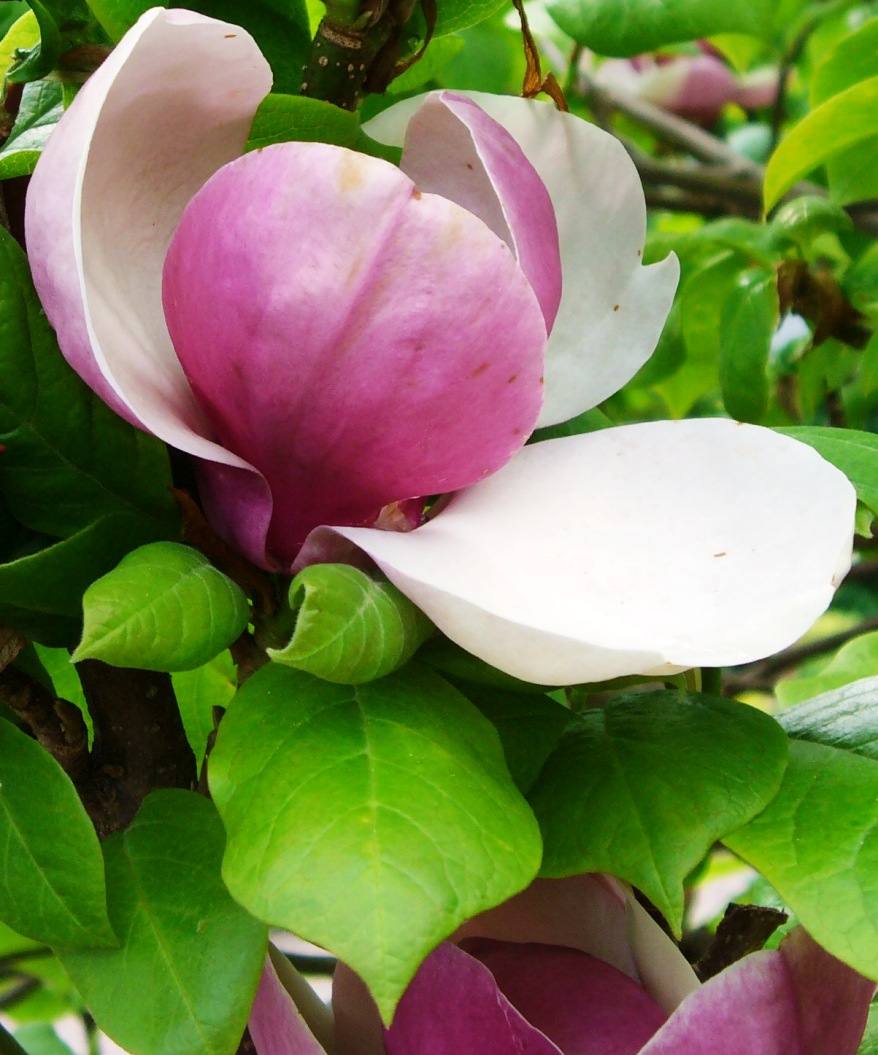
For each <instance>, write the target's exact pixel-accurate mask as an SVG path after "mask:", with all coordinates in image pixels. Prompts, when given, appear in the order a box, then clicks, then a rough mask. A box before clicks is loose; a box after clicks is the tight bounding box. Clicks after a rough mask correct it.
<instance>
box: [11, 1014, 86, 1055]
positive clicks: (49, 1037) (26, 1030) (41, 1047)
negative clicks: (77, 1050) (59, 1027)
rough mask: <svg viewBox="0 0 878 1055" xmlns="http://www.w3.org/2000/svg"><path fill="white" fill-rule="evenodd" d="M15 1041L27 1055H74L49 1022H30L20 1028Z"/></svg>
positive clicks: (16, 1032)
mask: <svg viewBox="0 0 878 1055" xmlns="http://www.w3.org/2000/svg"><path fill="white" fill-rule="evenodd" d="M15 1039H16V1040H17V1041H18V1043H19V1044H20V1045H21V1046H22V1048H24V1050H25V1051H26V1052H27V1055H73V1052H72V1051H71V1050H70V1048H68V1047H67V1045H66V1044H65V1043H64V1041H63V1040H61V1038H60V1037H59V1036H58V1034H57V1033H56V1032H55V1030H54V1029H52V1027H51V1026H50V1025H49V1024H48V1023H47V1022H30V1023H28V1024H27V1025H26V1026H21V1027H19V1028H18V1029H17V1030H16V1031H15Z"/></svg>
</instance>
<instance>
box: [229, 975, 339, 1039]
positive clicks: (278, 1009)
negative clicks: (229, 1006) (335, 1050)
mask: <svg viewBox="0 0 878 1055" xmlns="http://www.w3.org/2000/svg"><path fill="white" fill-rule="evenodd" d="M247 1025H248V1028H249V1030H250V1037H251V1039H252V1040H253V1044H254V1046H255V1048H256V1052H257V1055H326V1053H325V1049H324V1048H323V1047H322V1046H321V1045H320V1044H318V1042H317V1040H316V1039H315V1038H314V1034H313V1033H312V1032H311V1030H310V1029H309V1028H308V1025H307V1024H306V1022H305V1020H304V1018H303V1017H302V1015H301V1014H300V1013H299V1010H298V1008H297V1007H296V1005H295V1004H294V1003H293V1000H292V998H291V996H290V994H289V993H288V992H287V991H286V989H285V988H284V987H283V985H282V984H281V981H280V979H279V978H278V976H277V973H276V972H275V969H274V966H273V965H272V962H271V959H270V957H266V959H265V967H264V968H263V970H262V977H261V978H260V980H259V988H258V989H257V990H256V999H255V1001H254V1002H253V1008H252V1010H251V1012H250V1020H249V1022H248V1023H247Z"/></svg>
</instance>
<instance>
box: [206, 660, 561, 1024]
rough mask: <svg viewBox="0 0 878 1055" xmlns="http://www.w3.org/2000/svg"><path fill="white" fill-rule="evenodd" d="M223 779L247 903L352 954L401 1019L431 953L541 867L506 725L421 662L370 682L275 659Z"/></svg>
mask: <svg viewBox="0 0 878 1055" xmlns="http://www.w3.org/2000/svg"><path fill="white" fill-rule="evenodd" d="M210 786H211V792H212V794H213V797H214V801H215V802H216V804H217V808H218V809H219V811H220V814H221V816H222V818H223V821H224V822H225V826H226V831H227V832H228V838H229V842H228V847H227V850H226V857H225V861H224V864H223V875H224V877H225V880H226V883H227V884H228V887H229V889H230V890H231V891H232V894H233V895H234V897H235V898H236V899H237V900H238V901H240V902H241V904H243V905H246V906H247V907H248V908H249V909H250V911H251V912H253V913H254V915H256V916H258V917H259V918H260V919H264V920H266V921H268V922H270V923H272V924H274V925H275V926H279V927H285V928H287V929H288V930H292V931H294V932H295V933H297V934H299V935H301V936H302V937H304V938H307V939H308V940H309V941H313V942H316V943H317V944H319V945H321V946H323V947H324V948H327V949H330V950H331V951H332V952H333V953H335V954H336V955H337V956H338V957H339V958H340V959H343V960H344V961H345V962H346V963H347V964H349V965H350V966H351V967H352V968H353V969H354V970H355V971H357V973H358V974H359V975H360V976H361V977H362V978H363V979H364V980H365V982H366V984H367V985H368V986H369V988H370V990H371V991H372V994H373V996H374V997H375V999H376V1002H377V1004H378V1007H379V1009H380V1011H381V1014H382V1017H383V1018H384V1020H385V1021H389V1020H390V1017H391V1016H392V1013H393V1009H394V1007H395V1006H396V1003H397V1001H398V1000H399V997H400V996H401V994H402V992H403V990H404V989H405V987H406V985H407V983H408V982H409V980H410V979H411V978H412V976H413V974H414V973H415V971H416V970H417V968H418V966H419V965H420V963H421V961H422V960H423V959H424V957H425V956H426V955H427V953H428V952H429V951H430V950H431V949H432V948H433V947H434V946H435V945H436V944H437V943H438V942H439V941H441V940H442V939H443V938H445V937H447V936H448V935H449V934H450V933H451V932H452V931H453V930H454V929H455V927H457V926H458V925H459V924H460V923H462V922H463V921H464V920H465V919H467V918H469V917H470V916H473V915H475V914H476V913H477V912H480V911H482V910H483V909H486V908H489V907H490V906H493V905H496V904H498V903H499V902H501V901H503V900H504V899H505V898H508V897H510V896H512V895H513V894H515V893H517V892H518V891H519V890H522V889H523V888H524V887H525V886H526V885H527V884H528V883H529V882H530V880H531V879H532V878H533V876H534V874H535V873H536V870H537V868H538V866H539V860H540V840H539V831H538V829H537V825H536V822H535V821H534V818H533V815H532V814H531V811H530V809H529V808H528V806H527V804H526V803H525V801H524V799H522V798H521V796H520V795H519V793H518V792H517V790H516V789H515V786H514V784H513V783H512V781H511V780H510V777H509V774H508V772H507V770H506V766H505V764H504V762H503V754H502V751H501V748H500V743H499V741H498V739H497V734H496V732H495V731H494V729H493V728H492V727H491V725H490V724H489V723H488V722H487V721H486V720H485V719H484V718H483V717H482V716H481V715H480V714H479V712H478V711H477V710H476V708H475V707H473V706H472V704H471V703H470V702H469V701H468V700H466V699H465V698H464V697H463V696H462V695H461V694H460V693H458V692H457V691H456V690H455V689H453V688H452V687H451V686H450V685H449V684H448V683H447V682H444V681H442V679H441V678H439V677H437V676H436V675H435V674H432V673H431V672H429V671H427V670H424V669H423V668H420V667H417V666H415V665H414V664H412V665H409V666H408V667H406V668H405V669H404V670H402V671H399V672H397V673H396V674H392V675H390V676H389V677H387V678H384V679H382V680H381V681H376V682H371V683H370V684H369V685H362V686H359V687H355V688H350V687H347V686H340V685H332V684H329V683H328V682H325V681H319V680H318V679H317V678H313V677H311V676H310V675H308V674H304V673H301V672H299V671H295V670H291V669H289V668H287V667H281V666H278V665H276V664H274V663H272V664H269V665H268V666H267V667H263V668H262V669H261V670H259V671H257V673H256V674H254V675H253V676H252V677H251V678H250V679H249V680H248V681H247V682H246V683H245V685H244V687H243V688H242V689H241V690H240V691H239V692H238V695H237V697H236V698H235V700H234V701H233V703H232V706H231V707H230V708H229V710H228V711H227V712H226V716H225V717H224V718H223V721H222V724H221V726H220V730H219V735H218V737H217V742H216V746H215V747H214V750H213V752H212V754H211V756H210Z"/></svg>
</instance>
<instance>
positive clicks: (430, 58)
mask: <svg viewBox="0 0 878 1055" xmlns="http://www.w3.org/2000/svg"><path fill="white" fill-rule="evenodd" d="M463 46H464V41H463V38H462V37H450V36H449V37H437V38H436V39H435V40H432V41H430V46H429V47H428V48H427V50H426V51H425V52H424V55H423V57H422V58H420V59H418V61H417V62H416V63H415V64H414V66H409V68H408V69H407V70H406V71H405V73H403V74H401V75H400V76H399V77H397V78H396V80H394V81H392V82H391V84H390V87H389V88H388V89H387V93H388V95H403V94H408V93H410V92H415V91H419V90H420V91H423V90H424V86H425V85H427V84H428V83H429V82H430V81H432V80H434V79H435V78H436V77H437V76H438V74H439V73H441V72H442V70H443V69H444V68H445V67H446V66H447V65H448V63H449V62H451V60H452V59H453V58H454V57H455V55H457V54H458V52H459V51H460V50H461V48H463Z"/></svg>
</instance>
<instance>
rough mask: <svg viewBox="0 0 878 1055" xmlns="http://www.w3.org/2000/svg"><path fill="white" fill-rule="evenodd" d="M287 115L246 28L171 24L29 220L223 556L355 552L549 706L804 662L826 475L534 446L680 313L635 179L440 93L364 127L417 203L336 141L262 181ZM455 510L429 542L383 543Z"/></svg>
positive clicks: (649, 445) (672, 275) (109, 390)
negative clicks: (668, 679) (795, 657)
mask: <svg viewBox="0 0 878 1055" xmlns="http://www.w3.org/2000/svg"><path fill="white" fill-rule="evenodd" d="M269 86H270V74H269V69H268V66H267V64H266V63H265V60H264V59H263V58H262V56H261V55H260V53H259V51H258V49H257V48H256V45H255V43H254V42H253V41H252V39H251V38H250V37H249V36H248V35H247V34H246V33H245V32H244V31H243V30H241V29H239V28H237V27H235V26H230V25H228V24H226V23H222V22H217V21H214V20H212V19H208V18H204V17H202V16H199V15H196V14H192V13H190V12H186V11H174V10H170V11H166V10H164V9H154V10H152V11H149V12H147V13H146V14H145V15H144V16H143V17H142V18H141V19H140V21H139V22H138V23H137V24H136V26H134V28H133V29H132V30H131V31H130V32H129V33H128V34H127V35H126V36H125V38H124V39H123V40H122V41H121V42H120V44H119V45H118V47H117V48H116V49H115V51H114V52H113V53H112V54H111V55H110V57H109V58H108V59H107V60H106V62H105V63H104V64H103V65H102V66H101V68H100V69H99V70H98V71H97V72H96V73H95V74H94V75H93V76H92V77H91V78H90V79H89V81H88V82H87V84H86V85H85V86H84V88H83V89H82V90H81V92H80V93H79V95H78V96H77V98H76V100H75V101H74V103H73V104H72V105H71V107H70V109H69V111H68V112H67V113H66V114H65V116H64V118H63V119H62V120H61V122H60V123H59V125H58V128H57V130H56V131H55V132H54V133H53V135H52V137H51V139H50V141H49V144H48V147H47V149H46V151H45V153H44V155H43V157H42V159H41V161H40V163H39V165H38V167H37V170H36V173H35V175H34V177H33V181H32V184H31V188H30V193H29V200H28V214H27V239H28V247H29V253H30V258H31V262H32V266H33V271H34V276H35V281H36V284H37V288H38V290H39V293H40V296H41V298H42V301H43V304H44V306H45V309H46V312H47V314H48V316H49V318H50V320H51V321H52V323H53V325H54V326H55V328H56V330H57V332H58V336H59V341H60V344H61V348H62V350H63V352H64V354H65V356H66V357H67V359H68V361H69V362H70V363H71V365H72V366H73V367H74V369H76V370H77V371H78V372H79V373H80V374H81V376H82V377H83V378H84V379H85V380H86V381H87V382H88V384H90V385H91V386H92V388H93V389H94V390H95V391H96V392H97V393H98V394H99V395H100V396H101V397H102V398H103V399H104V400H105V401H106V402H107V403H108V404H109V405H110V406H112V407H113V408H114V409H115V410H116V411H117V412H118V413H119V414H121V415H123V416H124V417H125V418H127V419H128V421H130V422H132V423H133V424H135V425H137V426H139V427H140V428H142V429H145V430H147V431H148V432H151V433H153V434H154V435H156V436H158V437H160V438H161V439H163V440H165V441H166V442H168V443H169V444H171V445H173V446H175V447H177V448H178V449H180V450H182V451H185V452H188V453H189V454H191V455H193V456H194V457H195V459H196V464H197V471H198V479H199V490H200V497H201V500H202V502H203V504H204V506H205V509H206V511H207V514H208V516H209V518H210V519H211V521H212V523H213V525H214V527H215V528H216V530H217V531H218V532H219V533H220V534H221V535H222V536H223V537H224V538H226V539H227V540H228V541H229V542H230V543H231V544H233V545H234V546H236V547H237V548H238V549H239V550H240V551H241V552H243V553H245V554H246V555H247V556H249V557H250V558H251V559H252V560H253V561H254V562H255V563H257V564H259V565H261V566H262V567H264V568H268V569H274V570H281V571H286V570H289V569H290V568H291V567H292V566H293V565H294V564H295V565H296V566H299V565H302V564H304V563H306V562H307V561H309V560H314V559H326V558H327V557H331V556H338V554H339V552H340V548H341V547H343V546H348V547H350V546H353V547H356V548H358V552H359V553H360V559H364V558H363V557H362V555H363V554H367V555H368V557H369V558H371V559H372V560H374V562H375V563H376V564H377V565H378V566H379V567H380V568H381V569H382V570H383V571H384V573H385V574H386V575H387V576H388V577H389V578H390V579H391V580H392V581H393V582H394V583H396V585H397V586H398V587H399V588H400V589H401V590H402V591H403V592H404V593H406V594H408V595H409V597H411V598H412V600H413V601H414V602H415V603H416V604H418V605H419V606H420V607H421V608H423V610H424V611H425V612H426V613H427V615H428V616H430V618H432V619H433V621H434V622H435V623H436V624H437V625H438V626H439V627H440V629H441V630H443V631H444V632H445V633H446V634H447V635H448V636H449V637H451V638H452V639H454V640H455V641H457V642H458V643H460V644H461V645H462V646H463V647H464V648H466V649H468V650H469V651H471V652H473V653H475V654H476V655H478V656H480V657H482V658H483V659H485V660H487V661H488V662H490V663H492V664H494V665H495V666H497V667H499V668H501V669H504V670H506V671H508V672H510V673H512V674H515V675H518V676H519V677H522V678H525V679H527V680H530V681H535V682H541V683H552V684H571V683H575V682H582V681H597V680H602V679H605V678H611V677H615V676H617V675H622V674H633V673H652V672H660V673H663V672H669V671H674V670H681V669H685V668H686V667H690V666H697V665H711V666H714V665H720V664H727V663H730V664H734V663H742V662H744V661H747V660H752V659H755V658H757V657H760V656H763V655H766V654H769V653H771V652H774V651H776V650H777V649H779V648H781V647H783V646H785V645H787V644H789V643H790V642H791V641H793V640H794V639H795V638H797V637H798V636H799V635H800V634H801V633H803V632H804V631H805V630H806V629H807V628H808V626H809V625H810V624H811V623H812V622H813V620H814V619H815V618H816V617H817V615H818V614H819V613H820V612H822V611H823V609H824V608H825V607H826V605H827V604H828V602H829V600H830V597H831V595H832V591H833V589H834V588H835V586H836V585H837V583H838V581H839V578H840V577H841V576H842V575H843V574H844V572H845V571H846V569H847V567H848V565H849V560H850V549H851V536H852V527H853V520H854V506H855V497H854V492H853V490H852V489H851V487H850V485H849V484H848V483H847V481H846V480H845V478H844V477H843V476H842V475H841V474H840V473H838V472H837V471H836V470H835V469H833V468H832V467H830V466H829V465H828V464H827V463H825V462H824V461H823V460H822V459H821V458H819V457H818V456H817V455H816V454H815V453H814V452H813V451H812V450H811V449H810V448H807V447H805V446H802V445H800V444H798V443H795V442H794V441H792V440H790V439H788V438H786V437H783V436H780V435H777V434H775V433H773V432H770V431H768V430H765V429H759V428H753V427H750V426H739V425H737V424H735V423H733V422H730V421H725V420H704V421H686V422H659V423H649V424H643V425H633V426H627V427H621V428H614V429H608V430H605V431H603V432H599V433H594V434H589V435H579V436H573V437H567V438H561V439H553V440H547V441H543V442H539V443H535V444H532V445H530V446H527V447H524V446H523V445H524V443H525V441H526V440H527V438H528V436H529V435H530V433H531V432H532V431H533V429H534V428H535V427H536V426H546V425H553V424H557V423H560V422H564V421H566V420H568V419H569V418H571V417H573V416H575V415H577V414H579V413H581V412H583V411H585V410H587V409H588V408H591V407H594V406H595V405H597V404H598V403H599V402H601V401H602V400H603V399H605V398H606V397H607V396H609V395H610V394H612V393H613V392H614V391H616V390H617V389H618V388H619V387H620V386H621V385H623V384H624V383H625V382H626V381H627V380H628V379H630V378H631V377H632V376H633V375H634V374H635V373H636V371H637V370H638V369H639V368H640V366H642V365H643V363H644V362H645V361H646V360H647V359H648V357H649V355H650V354H651V352H652V349H653V347H654V345H655V343H656V340H657V339H658V336H659V333H660V331H661V327H662V324H663V321H664V319H665V316H666V313H667V311H668V308H669V305H670V303H671V300H672V298H673V294H674V289H675V286H676V282H677V276H678V265H677V262H676V260H675V259H674V258H673V257H670V258H668V259H667V260H664V261H663V262H661V263H658V264H653V265H651V266H649V267H645V266H643V263H642V254H643V246H644V233H645V206H644V201H643V194H642V190H641V188H640V185H639V182H638V179H637V175H636V172H635V170H634V167H633V165H632V164H631V162H630V160H629V159H628V157H627V155H626V153H625V151H624V149H623V148H622V147H621V146H620V145H619V144H618V143H617V142H616V141H615V140H614V139H613V138H611V137H609V136H607V135H605V134H604V133H603V132H601V131H600V130H599V129H597V128H594V127H593V126H591V125H589V124H587V123H586V122H584V121H581V120H579V119H578V118H576V117H573V116H571V115H569V114H560V113H557V112H556V111H555V110H554V109H553V108H552V107H551V106H549V105H547V104H542V103H537V102H532V101H527V100H522V99H504V98H495V97H490V96H478V97H475V101H473V99H468V98H464V97H462V96H458V95H454V94H439V95H435V96H428V97H427V98H426V99H420V100H415V101H411V102H407V103H404V104H400V105H399V106H397V107H394V108H393V109H391V110H389V111H387V112H385V113H384V114H382V115H381V116H380V117H379V118H378V119H377V120H376V121H373V122H371V123H370V126H369V132H370V134H371V135H372V136H374V137H376V138H379V139H383V140H384V141H386V142H398V143H402V142H403V141H404V142H405V152H404V154H403V161H402V171H400V169H398V168H396V167H394V166H392V165H390V164H388V163H386V162H384V161H380V160H377V159H375V158H372V157H368V156H365V155H363V154H359V153H355V152H353V151H349V150H343V149H341V148H338V147H333V146H328V145H325V144H321V143H284V144H279V145H275V146H272V147H267V148H266V149H264V150H259V151H254V152H252V153H248V154H245V155H243V156H241V155H242V151H243V149H244V145H245V141H246V138H247V133H248V129H249V126H250V122H251V119H252V117H253V114H254V111H255V109H256V107H257V105H258V103H259V102H260V100H261V99H262V97H263V96H264V95H265V93H266V92H267V91H268V88H269ZM562 272H563V286H562V274H561V273H562ZM436 494H445V495H450V498H449V499H447V500H446V501H444V502H440V503H437V504H436V506H435V507H434V510H433V514H435V515H432V519H429V521H428V522H427V523H425V524H423V526H419V527H417V529H416V530H413V531H409V532H407V533H406V532H399V531H389V530H381V528H382V527H384V526H387V524H388V523H394V522H397V523H398V522H399V520H400V519H402V520H405V517H404V516H403V517H398V516H397V517H396V518H394V515H393V514H392V513H391V514H386V513H385V515H382V513H381V510H382V509H383V508H384V509H385V511H386V507H392V508H393V509H399V508H403V509H405V510H409V509H410V508H411V503H412V500H414V502H415V504H417V503H418V502H419V501H420V500H422V499H423V498H424V496H428V495H436ZM400 504H401V506H400ZM437 511H438V512H437ZM303 544H305V545H304V548H303Z"/></svg>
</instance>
